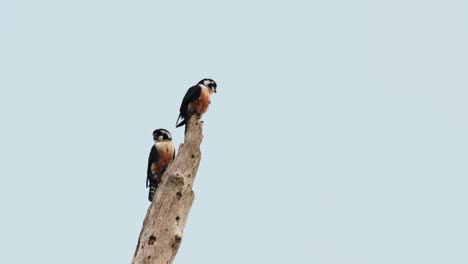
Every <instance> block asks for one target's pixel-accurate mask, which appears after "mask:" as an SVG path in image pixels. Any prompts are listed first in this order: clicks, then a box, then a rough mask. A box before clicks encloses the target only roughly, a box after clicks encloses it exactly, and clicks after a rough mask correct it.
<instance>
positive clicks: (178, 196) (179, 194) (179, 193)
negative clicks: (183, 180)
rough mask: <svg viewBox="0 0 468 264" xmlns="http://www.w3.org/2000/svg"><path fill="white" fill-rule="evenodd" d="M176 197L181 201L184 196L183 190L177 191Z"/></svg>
mask: <svg viewBox="0 0 468 264" xmlns="http://www.w3.org/2000/svg"><path fill="white" fill-rule="evenodd" d="M176 198H177V201H180V198H182V193H181V192H177V193H176Z"/></svg>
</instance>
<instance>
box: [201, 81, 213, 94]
mask: <svg viewBox="0 0 468 264" xmlns="http://www.w3.org/2000/svg"><path fill="white" fill-rule="evenodd" d="M198 84H202V85H204V86H206V87H208V89H210V90H213V91H214V92H215V93H216V87H217V85H216V82H215V81H213V80H211V79H203V80H201V81H199V82H198Z"/></svg>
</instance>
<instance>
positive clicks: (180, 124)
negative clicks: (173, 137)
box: [176, 114, 186, 127]
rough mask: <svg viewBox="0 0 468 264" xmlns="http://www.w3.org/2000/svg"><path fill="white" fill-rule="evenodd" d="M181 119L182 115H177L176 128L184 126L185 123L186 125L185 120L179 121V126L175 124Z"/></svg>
mask: <svg viewBox="0 0 468 264" xmlns="http://www.w3.org/2000/svg"><path fill="white" fill-rule="evenodd" d="M181 117H182V114H179V117H178V118H177V121H176V127H181V126H183V125H185V123H186V120H185V118H184V119H183V120H182V121H180V123H179V124H177V123H178V122H179V119H180V118H181Z"/></svg>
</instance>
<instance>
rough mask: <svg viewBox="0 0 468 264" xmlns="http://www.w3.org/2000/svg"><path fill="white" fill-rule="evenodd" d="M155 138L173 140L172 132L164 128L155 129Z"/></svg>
mask: <svg viewBox="0 0 468 264" xmlns="http://www.w3.org/2000/svg"><path fill="white" fill-rule="evenodd" d="M153 139H154V140H172V136H171V133H170V132H169V131H167V130H166V129H164V128H160V129H156V130H155V131H153Z"/></svg>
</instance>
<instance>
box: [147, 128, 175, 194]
mask: <svg viewBox="0 0 468 264" xmlns="http://www.w3.org/2000/svg"><path fill="white" fill-rule="evenodd" d="M153 139H154V145H153V146H152V147H151V151H150V154H149V159H148V171H147V176H146V188H148V187H149V188H150V189H149V194H148V200H149V201H150V202H151V201H153V196H154V194H155V193H156V189H157V188H158V185H159V183H160V182H161V176H162V175H163V174H164V171H166V168H167V166H168V165H169V163H171V162H172V160H174V158H175V148H174V144H173V143H172V136H171V133H169V131H167V130H166V129H163V128H161V129H156V130H155V131H154V132H153Z"/></svg>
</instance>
